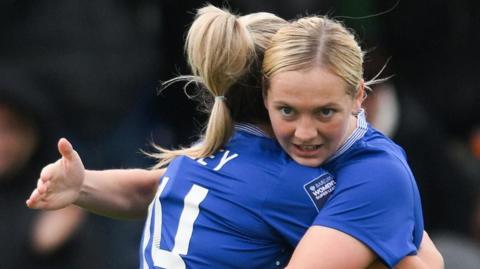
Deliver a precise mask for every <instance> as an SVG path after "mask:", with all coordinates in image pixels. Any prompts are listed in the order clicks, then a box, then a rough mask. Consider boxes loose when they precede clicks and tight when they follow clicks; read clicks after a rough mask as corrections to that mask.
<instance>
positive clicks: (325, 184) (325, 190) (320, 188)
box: [303, 173, 336, 211]
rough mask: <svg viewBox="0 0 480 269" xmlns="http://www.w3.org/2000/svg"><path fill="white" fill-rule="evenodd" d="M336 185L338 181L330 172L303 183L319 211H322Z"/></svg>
mask: <svg viewBox="0 0 480 269" xmlns="http://www.w3.org/2000/svg"><path fill="white" fill-rule="evenodd" d="M335 185H336V182H335V180H334V178H333V176H332V175H331V174H329V173H325V174H323V175H321V176H319V177H317V178H314V179H313V180H311V181H310V182H308V183H307V184H305V185H303V188H304V189H305V191H306V192H307V194H308V196H309V197H310V200H312V202H313V204H314V205H315V207H316V208H317V211H320V209H321V208H322V206H323V204H324V203H325V201H326V200H327V199H328V197H329V196H330V194H331V193H332V192H333V191H334V190H335Z"/></svg>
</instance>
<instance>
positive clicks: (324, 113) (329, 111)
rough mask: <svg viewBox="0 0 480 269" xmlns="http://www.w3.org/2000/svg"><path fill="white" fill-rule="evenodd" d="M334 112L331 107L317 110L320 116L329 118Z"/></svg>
mask: <svg viewBox="0 0 480 269" xmlns="http://www.w3.org/2000/svg"><path fill="white" fill-rule="evenodd" d="M334 113H335V110H334V109H331V108H322V109H320V110H319V111H318V114H319V116H320V117H322V118H330V117H332V116H333V114H334Z"/></svg>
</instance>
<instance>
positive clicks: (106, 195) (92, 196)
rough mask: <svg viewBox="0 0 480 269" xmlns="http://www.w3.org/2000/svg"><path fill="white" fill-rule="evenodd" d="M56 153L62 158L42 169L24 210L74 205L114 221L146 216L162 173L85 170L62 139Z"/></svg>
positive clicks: (162, 171) (140, 170)
mask: <svg viewBox="0 0 480 269" xmlns="http://www.w3.org/2000/svg"><path fill="white" fill-rule="evenodd" d="M58 150H59V152H60V154H61V156H62V157H61V158H60V159H59V160H57V161H56V162H55V163H51V164H49V165H47V166H45V167H44V168H43V169H42V172H41V174H40V178H39V179H38V182H37V187H36V188H35V189H34V191H33V192H32V194H31V196H30V198H29V199H28V200H27V202H26V203H27V206H28V207H30V208H33V209H48V210H52V209H59V208H63V207H65V206H67V205H69V204H76V205H78V206H80V207H83V208H85V209H87V210H89V211H92V212H94V213H96V214H100V215H104V216H108V217H114V218H139V217H143V216H145V215H146V212H147V208H148V204H149V203H150V201H151V200H152V199H153V197H154V195H155V191H156V187H157V184H158V181H159V179H160V177H161V176H162V175H163V173H164V170H144V169H116V170H103V171H92V170H86V169H85V168H84V166H83V163H82V160H81V158H80V156H79V155H78V153H77V152H76V151H75V150H74V149H73V147H72V145H71V144H70V143H69V142H68V141H67V140H66V139H64V138H62V139H60V140H59V142H58Z"/></svg>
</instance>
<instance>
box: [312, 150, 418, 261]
mask: <svg viewBox="0 0 480 269" xmlns="http://www.w3.org/2000/svg"><path fill="white" fill-rule="evenodd" d="M336 180H337V187H336V190H335V191H334V193H333V194H332V196H331V197H330V199H329V200H328V201H327V202H326V204H325V206H324V207H323V208H322V210H320V212H319V214H318V216H317V217H316V219H315V220H314V222H313V225H319V226H325V227H330V228H333V229H336V230H339V231H341V232H344V233H346V234H349V235H350V236H352V237H354V238H356V239H357V240H359V241H361V242H363V243H364V244H365V245H367V246H368V247H369V248H370V249H371V250H373V251H374V252H375V253H376V254H377V255H378V257H379V258H380V259H381V260H383V262H384V263H385V264H386V265H388V266H390V267H393V266H394V265H395V264H397V263H398V262H399V261H400V260H401V259H402V258H403V257H405V256H407V255H411V254H415V253H416V250H417V244H419V242H418V243H417V242H415V239H414V238H415V237H418V234H419V232H421V233H423V220H421V215H420V220H419V215H418V210H420V212H421V205H420V201H419V196H418V190H417V187H416V183H415V181H414V179H413V176H412V175H411V172H410V170H409V168H408V167H405V164H404V163H403V162H402V161H400V160H398V159H396V158H395V157H394V156H377V157H370V158H368V159H365V158H364V159H357V160H353V161H351V162H349V163H347V164H345V165H343V166H342V167H341V168H339V170H338V171H337V173H336ZM419 221H420V222H421V224H420V225H419V224H418V222H419ZM418 229H421V231H417V230H418ZM420 237H421V235H420ZM420 240H421V239H420Z"/></svg>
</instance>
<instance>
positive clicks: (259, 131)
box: [235, 122, 269, 137]
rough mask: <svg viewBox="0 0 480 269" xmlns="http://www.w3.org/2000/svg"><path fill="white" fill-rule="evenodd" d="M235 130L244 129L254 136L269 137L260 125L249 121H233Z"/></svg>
mask: <svg viewBox="0 0 480 269" xmlns="http://www.w3.org/2000/svg"><path fill="white" fill-rule="evenodd" d="M235 130H239V131H244V132H247V133H249V134H253V135H256V136H262V137H269V136H268V135H267V133H265V132H264V131H263V130H262V129H261V128H260V127H258V126H256V125H254V124H251V123H245V122H242V123H235Z"/></svg>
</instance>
